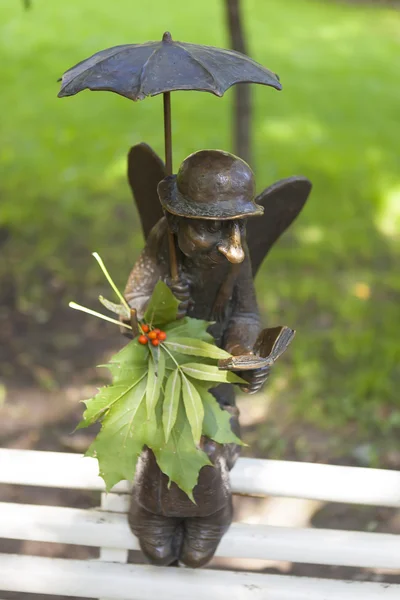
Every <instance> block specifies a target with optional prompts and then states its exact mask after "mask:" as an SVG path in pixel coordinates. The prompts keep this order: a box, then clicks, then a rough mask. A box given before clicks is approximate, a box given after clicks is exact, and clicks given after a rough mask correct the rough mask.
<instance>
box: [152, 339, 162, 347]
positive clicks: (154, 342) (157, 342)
mask: <svg viewBox="0 0 400 600" xmlns="http://www.w3.org/2000/svg"><path fill="white" fill-rule="evenodd" d="M151 343H152V344H153V346H158V345H159V344H160V340H157V339H155V340H151Z"/></svg>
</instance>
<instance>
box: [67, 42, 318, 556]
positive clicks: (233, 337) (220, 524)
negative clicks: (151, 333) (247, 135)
mask: <svg viewBox="0 0 400 600" xmlns="http://www.w3.org/2000/svg"><path fill="white" fill-rule="evenodd" d="M241 82H247V83H251V82H252V83H257V84H261V85H265V86H269V87H272V88H275V89H276V90H280V89H281V88H282V86H281V84H280V81H279V77H278V76H277V75H276V74H275V73H273V72H272V71H270V70H268V69H266V68H265V67H263V66H262V65H260V64H258V63H256V62H255V61H254V60H253V59H251V58H250V57H248V56H245V55H243V54H241V53H239V52H235V51H232V50H227V49H223V48H215V47H211V46H202V45H195V44H189V43H184V42H179V41H175V40H173V39H172V37H171V35H170V33H168V32H166V33H165V34H164V35H163V38H162V40H161V41H159V42H147V43H145V44H124V45H121V46H114V47H112V48H107V49H105V50H101V51H100V52H97V53H96V54H94V55H93V56H91V57H89V58H87V59H86V60H83V61H81V62H80V63H78V64H77V65H75V66H74V67H72V68H71V69H69V70H68V71H66V73H64V75H63V77H62V84H61V90H60V92H59V97H64V96H72V95H75V94H77V93H78V92H80V91H82V90H85V89H90V90H97V91H99V90H105V91H111V92H114V93H117V94H120V95H121V96H124V97H126V98H129V99H130V100H134V101H137V100H142V99H144V98H146V97H149V96H154V95H157V94H163V98H164V133H165V149H166V162H165V165H164V163H163V161H162V160H161V159H160V158H159V157H158V156H157V155H156V154H155V153H154V152H153V151H152V150H151V148H149V147H148V146H146V145H145V144H139V145H137V146H135V147H133V148H132V149H131V151H130V153H129V157H128V178H129V182H130V185H131V188H132V191H133V195H134V198H135V201H136V204H137V207H138V212H139V216H140V219H141V223H142V228H143V233H144V237H145V240H146V245H145V248H144V250H143V252H142V253H141V255H140V257H139V259H138V261H137V263H136V264H135V266H134V268H133V270H132V272H131V274H130V276H129V280H128V283H127V286H126V290H125V297H126V300H127V301H128V303H129V305H130V307H131V309H134V310H133V314H136V315H137V317H138V319H139V320H140V319H141V318H142V317H143V314H144V311H145V308H146V304H147V303H148V301H149V298H150V296H151V294H152V292H153V289H154V287H155V286H156V284H157V282H158V281H159V280H160V279H161V280H163V281H165V282H166V283H167V284H168V285H169V287H170V288H171V290H172V291H173V293H174V295H175V296H176V298H177V299H178V300H179V301H180V305H179V308H178V317H181V318H182V317H184V316H186V315H187V316H189V317H194V318H198V319H202V320H204V321H210V322H212V325H211V326H210V328H209V331H210V333H211V334H212V335H213V336H214V339H215V342H216V344H217V345H218V346H220V347H221V348H223V349H225V350H227V351H228V352H229V353H230V354H231V355H233V358H232V357H231V358H230V359H229V360H228V361H227V362H225V364H224V365H221V366H220V367H219V368H221V369H222V368H223V369H225V370H227V369H229V370H232V371H233V370H235V369H237V368H238V364H235V359H236V358H237V359H238V360H239V359H240V362H241V367H240V375H241V377H242V380H244V381H245V382H246V383H243V384H242V389H244V391H245V392H248V393H253V392H255V391H257V390H260V389H261V387H262V385H263V384H264V382H265V380H266V379H267V377H268V373H269V368H270V363H268V361H261V366H260V365H259V364H258V363H257V361H256V360H255V357H256V356H257V355H258V354H259V355H260V356H267V354H262V352H261V351H259V350H260V348H264V349H265V348H266V347H268V346H269V344H270V338H269V335H268V334H266V335H264V332H268V330H264V332H262V331H261V321H260V315H259V311H258V307H257V302H256V296H255V291H254V283H253V280H254V277H255V275H256V273H257V271H258V268H259V266H260V264H261V262H262V261H263V259H264V257H265V256H266V255H267V253H268V251H269V250H270V248H271V247H272V246H273V244H274V243H275V241H276V240H277V239H278V238H279V236H280V235H281V234H282V233H283V232H284V231H285V230H286V229H287V227H288V226H289V225H290V224H291V222H292V221H293V220H294V218H295V217H296V216H297V215H298V214H299V212H300V210H301V209H302V207H303V205H304V203H305V201H306V199H307V197H308V195H309V193H310V190H311V184H310V182H309V181H308V180H307V179H306V178H304V177H290V178H288V179H284V180H282V181H278V182H277V183H275V184H274V185H272V186H270V187H269V188H267V189H266V190H264V191H263V192H262V193H261V194H259V195H258V196H257V197H256V196H255V182H254V175H253V172H252V170H251V169H250V167H249V166H248V165H247V164H246V163H245V162H244V161H243V160H241V159H240V158H238V157H236V156H234V155H232V154H230V153H228V152H223V151H222V150H200V151H199V152H195V153H194V154H191V155H190V156H188V157H187V158H186V160H184V161H183V163H182V165H181V166H180V168H179V170H178V172H177V174H175V175H174V174H172V138H171V99H170V94H171V92H173V91H175V90H199V91H203V92H205V91H206V92H210V93H212V94H214V95H216V96H222V95H223V94H224V93H225V91H226V90H227V89H228V88H230V87H231V86H232V85H235V84H237V83H241ZM274 329H276V328H274ZM277 329H280V328H277ZM289 331H291V330H289ZM278 354H279V352H278ZM246 358H247V359H248V360H247V361H246ZM212 393H213V395H214V397H215V398H216V400H217V401H218V403H219V405H220V407H221V408H222V409H223V410H226V411H228V412H229V414H230V415H231V426H232V430H233V431H234V432H235V433H237V434H238V433H239V414H238V410H237V408H236V406H235V394H234V389H233V385H231V384H221V385H219V386H217V387H215V388H214V389H213V390H212ZM201 446H202V449H203V451H204V452H205V453H206V454H207V455H208V457H209V459H210V460H211V462H212V464H213V466H208V465H206V466H204V467H203V468H202V469H201V471H200V475H199V480H198V483H197V486H196V487H195V488H194V492H193V493H194V499H195V503H193V502H192V501H191V500H190V499H189V497H188V496H186V494H185V493H184V492H183V491H182V490H181V489H180V488H178V487H177V485H176V484H175V483H171V485H169V481H168V477H167V476H166V475H164V474H163V473H162V472H161V471H160V469H159V467H158V465H157V462H156V460H155V457H154V455H153V453H152V451H151V450H149V449H148V448H147V449H145V450H144V451H143V452H142V454H141V457H140V459H139V463H138V467H137V469H136V475H135V481H134V487H133V492H132V502H131V507H130V513H129V523H130V526H131V528H132V530H133V532H134V533H135V534H136V535H137V536H138V538H139V540H140V545H141V548H142V550H143V552H144V554H145V555H146V557H147V558H148V560H149V561H150V562H151V563H153V564H158V565H171V564H176V563H177V562H179V561H180V562H182V563H184V564H186V565H188V566H191V567H200V566H202V565H204V564H206V563H207V562H208V561H209V560H210V559H211V558H212V556H213V555H214V552H215V550H216V547H217V546H218V543H219V541H220V539H221V537H222V535H223V534H224V532H225V531H226V529H227V528H228V527H229V525H230V523H231V520H232V501H231V490H230V485H229V471H230V469H232V467H233V466H234V464H235V461H236V460H237V458H238V455H239V447H238V446H236V444H218V443H216V442H215V441H212V440H211V439H209V438H207V437H205V436H203V437H202V438H201Z"/></svg>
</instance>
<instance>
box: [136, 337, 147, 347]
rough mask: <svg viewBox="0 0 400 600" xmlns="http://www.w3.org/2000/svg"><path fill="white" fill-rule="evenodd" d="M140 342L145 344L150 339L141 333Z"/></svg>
mask: <svg viewBox="0 0 400 600" xmlns="http://www.w3.org/2000/svg"><path fill="white" fill-rule="evenodd" d="M138 342H139V344H143V345H145V344H147V342H148V339H147V337H146V336H145V335H139V337H138Z"/></svg>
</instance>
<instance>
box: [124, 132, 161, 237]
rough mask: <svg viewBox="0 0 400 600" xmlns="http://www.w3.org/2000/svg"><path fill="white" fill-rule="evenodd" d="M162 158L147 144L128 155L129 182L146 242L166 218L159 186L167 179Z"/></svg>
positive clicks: (135, 147)
mask: <svg viewBox="0 0 400 600" xmlns="http://www.w3.org/2000/svg"><path fill="white" fill-rule="evenodd" d="M166 175H167V173H166V169H165V165H164V163H163V161H162V160H161V158H160V157H159V156H158V155H157V154H156V153H155V152H154V150H152V149H151V148H150V146H148V145H147V144H143V143H142V144H137V145H136V146H133V147H132V148H131V149H130V151H129V153H128V181H129V185H130V187H131V190H132V193H133V196H134V198H135V202H136V206H137V209H138V212H139V217H140V222H141V224H142V229H143V235H144V239H145V240H146V239H147V237H148V235H149V233H150V231H151V229H152V228H153V227H154V225H155V224H156V223H157V222H158V221H159V220H160V219H161V217H163V216H164V213H163V210H162V207H161V204H160V200H159V198H158V194H157V185H158V183H159V181H161V179H164V177H166Z"/></svg>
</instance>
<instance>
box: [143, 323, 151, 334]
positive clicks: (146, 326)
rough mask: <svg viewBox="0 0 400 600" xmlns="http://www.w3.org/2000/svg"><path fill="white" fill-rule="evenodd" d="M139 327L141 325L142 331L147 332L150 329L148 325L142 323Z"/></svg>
mask: <svg viewBox="0 0 400 600" xmlns="http://www.w3.org/2000/svg"><path fill="white" fill-rule="evenodd" d="M141 327H142V331H143V333H148V331H149V329H150V327H149V326H148V325H142V326H141Z"/></svg>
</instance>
